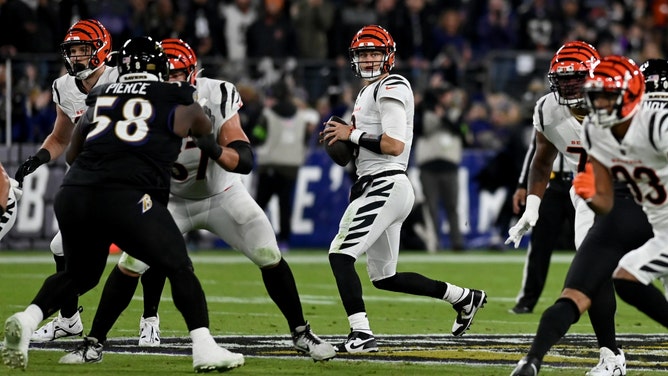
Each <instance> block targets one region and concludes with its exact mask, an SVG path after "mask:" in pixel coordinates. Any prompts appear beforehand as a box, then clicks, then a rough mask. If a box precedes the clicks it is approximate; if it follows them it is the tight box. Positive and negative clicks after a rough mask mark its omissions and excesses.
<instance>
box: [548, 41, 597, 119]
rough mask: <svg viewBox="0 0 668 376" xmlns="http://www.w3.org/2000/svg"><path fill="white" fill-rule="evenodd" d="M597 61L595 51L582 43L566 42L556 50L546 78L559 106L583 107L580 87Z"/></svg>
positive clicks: (590, 46)
mask: <svg viewBox="0 0 668 376" xmlns="http://www.w3.org/2000/svg"><path fill="white" fill-rule="evenodd" d="M599 59H600V56H599V54H598V52H597V51H596V49H595V48H594V47H593V46H592V45H590V44H588V43H585V42H582V41H571V42H568V43H566V44H564V45H563V46H561V48H559V50H557V52H556V53H555V54H554V57H552V61H551V62H550V71H549V73H548V74H547V78H548V80H549V82H550V90H551V91H552V92H553V93H554V94H555V96H556V98H557V101H558V102H559V104H561V105H566V106H569V107H571V108H583V107H584V97H583V96H582V85H583V84H584V82H585V79H586V78H587V75H588V73H589V70H590V69H591V68H592V67H594V66H596V64H597V63H598V60H599Z"/></svg>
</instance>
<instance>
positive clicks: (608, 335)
mask: <svg viewBox="0 0 668 376" xmlns="http://www.w3.org/2000/svg"><path fill="white" fill-rule="evenodd" d="M616 311H617V300H616V299H615V290H614V288H613V286H612V280H608V281H606V282H605V283H604V284H603V285H601V287H600V288H599V290H598V293H597V294H596V296H594V297H593V299H592V301H591V306H590V307H589V310H588V312H589V321H590V322H591V327H592V328H593V329H594V333H596V339H597V340H598V347H607V348H609V349H610V350H612V351H613V352H614V353H615V354H616V355H619V348H618V346H617V339H616V337H617V336H616V331H615V313H616Z"/></svg>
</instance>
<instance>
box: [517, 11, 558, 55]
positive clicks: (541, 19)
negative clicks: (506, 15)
mask: <svg viewBox="0 0 668 376" xmlns="http://www.w3.org/2000/svg"><path fill="white" fill-rule="evenodd" d="M559 11H560V8H559V7H558V5H557V4H554V3H552V2H550V1H548V0H534V1H529V2H524V4H522V6H521V7H520V8H519V9H518V24H519V27H518V32H519V35H518V38H517V39H518V43H519V44H518V48H520V49H523V50H531V51H552V50H553V49H555V48H558V47H559V45H560V43H561V41H560V40H558V39H557V38H556V35H557V32H558V31H559V28H558V26H557V25H558V22H559V21H558V20H560V19H562V18H563V17H561V15H560V13H559Z"/></svg>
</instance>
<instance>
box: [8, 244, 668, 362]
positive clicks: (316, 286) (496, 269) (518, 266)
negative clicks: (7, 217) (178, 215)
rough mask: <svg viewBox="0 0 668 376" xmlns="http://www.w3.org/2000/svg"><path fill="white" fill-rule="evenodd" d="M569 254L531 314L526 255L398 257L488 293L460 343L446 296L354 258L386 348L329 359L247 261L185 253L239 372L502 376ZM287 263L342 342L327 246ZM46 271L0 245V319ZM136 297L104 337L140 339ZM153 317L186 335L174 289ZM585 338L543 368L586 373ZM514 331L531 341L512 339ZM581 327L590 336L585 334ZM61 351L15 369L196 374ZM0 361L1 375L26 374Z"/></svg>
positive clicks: (631, 316) (626, 312)
mask: <svg viewBox="0 0 668 376" xmlns="http://www.w3.org/2000/svg"><path fill="white" fill-rule="evenodd" d="M571 257H572V253H570V252H568V253H557V254H555V256H554V258H553V264H552V268H551V270H550V275H549V280H548V283H547V286H546V288H545V292H544V293H543V297H542V298H541V301H540V303H539V305H538V306H537V307H536V310H535V313H533V314H529V315H513V314H509V313H508V310H509V309H510V308H511V307H512V306H513V304H514V299H515V295H516V294H517V290H518V288H519V284H520V280H521V276H522V268H523V260H524V252H522V251H515V250H513V251H506V252H503V253H500V252H484V251H470V252H466V253H458V254H453V253H450V252H444V253H439V254H435V255H429V254H426V253H421V252H404V253H403V254H402V256H401V260H400V264H399V270H400V271H415V272H420V273H423V274H425V275H427V276H429V277H433V278H436V279H441V280H445V281H448V282H452V283H455V284H458V285H460V286H467V287H474V288H480V289H484V290H486V291H487V293H488V295H489V298H488V303H487V305H486V306H485V308H484V309H483V310H481V311H480V313H479V314H478V315H477V316H476V320H475V322H474V323H473V325H472V327H471V330H470V331H469V332H467V334H465V335H464V336H463V337H461V339H455V338H454V337H452V336H451V335H450V328H451V326H452V321H453V320H454V318H455V313H454V311H453V310H452V309H451V308H450V306H449V305H448V304H447V303H444V302H439V301H436V300H433V299H429V298H423V297H414V296H410V295H403V294H396V293H389V292H385V291H381V290H377V289H375V288H374V287H373V286H372V285H371V283H370V282H369V281H368V278H366V270H365V265H364V263H363V262H358V271H359V273H360V276H361V277H362V282H363V287H364V295H365V299H366V305H367V312H368V314H369V318H370V322H371V327H372V329H373V330H374V333H375V334H376V336H377V337H378V339H379V345H380V347H381V353H382V355H381V354H379V356H373V355H372V356H368V355H367V356H355V357H345V356H342V357H337V358H336V359H334V360H333V361H330V362H326V363H314V362H312V361H311V360H310V358H307V357H304V356H297V355H296V354H295V353H294V352H292V351H287V350H285V345H286V343H287V344H289V342H286V341H288V339H289V337H288V328H287V324H286V322H285V320H284V318H283V317H282V315H281V314H280V312H279V310H278V309H277V308H276V307H275V306H274V304H273V303H272V302H271V300H270V299H269V297H268V296H267V294H266V292H265V290H264V285H263V283H262V280H261V276H260V272H259V271H258V270H257V268H256V267H255V266H254V265H253V264H252V263H251V262H250V261H248V260H247V259H245V258H244V257H243V256H241V255H239V254H237V253H235V252H232V251H227V250H225V251H210V252H196V253H193V254H192V258H193V262H194V264H195V272H196V274H197V275H198V277H199V278H200V281H201V282H202V285H203V287H204V289H205V292H206V295H207V300H208V303H209V313H210V318H211V332H212V334H214V336H223V337H221V338H220V339H219V342H221V341H222V342H221V343H226V341H228V340H229V341H230V342H232V347H230V349H231V350H233V351H238V352H242V353H251V355H247V358H246V364H245V365H244V366H243V367H241V368H239V369H235V370H233V371H231V372H232V373H233V374H238V375H269V374H272V375H313V374H315V373H317V374H319V375H508V374H509V373H510V371H511V370H512V368H513V365H514V364H515V363H516V362H517V360H518V359H519V358H521V357H522V355H523V353H524V352H525V351H527V350H528V347H529V345H530V342H531V336H530V335H531V334H533V333H534V332H535V330H536V327H537V324H538V320H539V319H540V313H541V312H542V311H543V310H544V309H545V308H547V307H548V306H549V305H550V304H551V303H552V302H553V301H554V300H555V299H556V297H557V296H558V294H559V292H560V290H561V285H562V283H563V278H564V275H565V272H566V270H567V267H568V262H569V260H570V258H571ZM285 258H286V260H287V261H288V262H289V263H290V265H291V267H292V270H293V272H294V274H295V278H296V280H297V285H298V288H299V292H300V294H301V298H302V305H303V308H304V312H305V315H306V317H307V319H308V320H309V321H310V322H311V325H312V328H313V330H314V331H315V332H316V333H317V334H318V335H321V336H323V337H325V338H326V339H328V340H332V341H334V340H337V341H338V340H342V339H343V338H344V337H345V336H346V335H347V332H348V330H349V329H348V322H347V318H346V315H345V312H344V310H343V307H342V306H341V304H340V301H339V297H338V293H337V291H336V286H335V283H334V278H333V276H332V274H331V271H330V269H329V265H328V264H327V254H326V251H292V252H290V253H288V254H286V256H285ZM109 260H110V262H109V264H108V268H107V271H106V272H105V275H104V276H103V277H102V282H101V283H100V284H99V285H98V286H97V287H96V288H95V289H93V290H92V291H90V292H89V293H87V294H86V295H84V296H83V297H81V299H80V304H81V305H83V306H84V309H85V310H84V312H83V313H82V318H83V322H84V326H85V327H86V329H88V328H89V324H90V322H91V321H92V318H93V316H94V314H95V308H96V306H97V301H98V299H99V295H100V293H101V290H102V285H103V282H104V280H105V279H106V275H107V273H108V271H109V269H110V268H111V267H112V266H113V263H114V262H115V260H116V257H115V256H111V257H110V259H109ZM53 270H54V265H53V262H52V259H51V254H50V253H49V252H48V251H32V252H27V251H26V252H16V251H3V252H0V291H2V298H1V299H2V300H1V302H2V304H0V319H2V320H4V319H5V318H7V317H8V316H9V315H11V314H12V313H14V312H16V311H19V310H23V309H24V307H25V306H26V305H27V304H29V303H30V301H31V299H32V297H33V296H34V295H35V293H36V292H37V290H38V289H39V287H40V286H41V284H42V282H43V280H44V278H45V277H46V276H48V275H50V274H51V273H52V272H53ZM141 295H142V292H141V289H138V291H137V292H136V293H135V299H134V300H133V302H132V304H131V305H130V307H129V308H128V309H127V310H126V311H125V312H124V313H123V315H122V316H121V317H120V319H119V321H118V322H117V323H116V325H115V327H114V329H113V330H112V332H111V333H110V335H109V337H110V338H111V339H115V338H117V337H123V338H131V339H132V341H136V339H135V338H136V336H137V332H138V323H139V317H140V316H141V313H142V300H141ZM160 317H161V330H162V337H163V346H168V345H166V344H165V343H167V342H169V339H171V338H175V339H176V338H179V337H187V335H188V333H187V330H186V328H185V324H184V322H183V320H182V318H181V317H180V314H179V313H178V311H176V309H175V308H174V305H173V303H172V301H171V295H170V292H169V287H167V288H166V291H165V294H163V301H162V303H161V307H160ZM616 318H617V331H618V334H620V344H621V345H622V346H623V347H624V348H625V351H626V353H627V361H628V363H629V373H628V374H629V375H663V374H666V372H668V350H666V349H668V336H666V335H665V328H663V327H661V326H659V325H658V324H655V323H654V322H653V321H651V320H650V319H648V318H646V317H645V316H644V315H642V314H641V313H639V312H637V311H636V310H635V309H634V308H632V307H629V306H628V305H626V304H625V303H624V302H621V301H619V302H618V312H617V316H616ZM591 333H592V330H591V326H590V324H589V320H588V318H587V317H583V318H582V319H581V320H580V321H579V322H578V323H576V324H575V325H573V327H572V328H571V331H570V332H569V334H568V335H567V337H566V340H568V339H571V340H572V341H573V343H568V341H565V342H564V343H560V344H558V345H557V346H555V349H554V351H552V352H550V353H549V354H548V356H547V357H546V359H545V364H544V368H543V369H542V370H541V374H545V375H584V373H585V372H586V371H587V370H589V369H590V368H591V367H592V366H593V365H595V364H596V362H597V361H598V349H597V347H596V345H595V342H593V341H592V338H591V336H590V335H591ZM519 334H525V335H526V336H517V335H519ZM577 334H580V335H583V336H582V337H583V338H585V339H584V340H582V341H581V340H580V339H579V338H580V337H579V336H577ZM637 334H659V335H658V336H655V337H657V338H658V342H656V341H653V342H652V343H651V344H650V343H643V342H640V343H638V342H633V341H631V340H632V339H633V338H634V337H633V336H635V335H637ZM402 335H405V336H409V335H410V336H416V335H417V336H419V337H420V338H422V339H429V338H430V337H434V338H443V343H441V344H439V343H435V344H432V345H429V346H420V347H411V345H412V340H411V339H406V341H402ZM3 336H4V334H3ZM249 336H275V340H276V341H278V342H281V341H282V345H280V346H279V344H277V345H276V346H277V349H278V348H279V347H280V348H282V349H284V350H276V351H274V352H272V351H271V350H266V353H261V352H260V353H258V352H257V351H258V350H253V351H251V349H250V348H248V349H247V352H245V351H244V346H245V345H242V346H240V347H235V346H237V345H234V344H235V343H236V342H235V341H236V340H234V339H235V338H236V339H241V340H243V338H245V337H248V338H251V337H249ZM384 336H385V337H386V340H385V341H384V340H383V337H384ZM252 338H255V337H252ZM507 338H510V340H508V339H507ZM642 338H645V337H641V340H642ZM627 340H628V343H625V341H627ZM249 341H250V342H244V343H249V346H252V345H253V340H252V339H251V340H249ZM61 342H62V341H61ZM278 342H277V343H278ZM646 342H647V341H646ZM397 343H398V344H397ZM492 344H493V345H492ZM630 345H632V346H630ZM228 347H229V346H228ZM636 347H637V348H636ZM252 354H259V355H252ZM648 354H649V355H652V356H653V357H648ZM62 355H63V350H62V349H55V350H54V349H52V350H51V351H45V350H43V349H42V350H31V351H30V362H29V367H28V370H27V371H26V372H25V373H21V374H25V375H46V374H48V375H88V374H90V375H120V374H121V373H122V374H123V375H179V374H188V373H192V372H193V371H192V364H191V359H190V357H184V356H165V355H161V356H159V355H142V356H138V355H137V354H119V353H115V352H113V351H108V352H105V357H104V361H103V362H102V363H101V364H91V365H82V366H72V365H61V364H58V359H59V358H60V356H62ZM0 367H1V368H0V375H4V374H8V375H16V374H19V373H18V372H21V371H17V370H10V369H8V368H6V367H5V366H0Z"/></svg>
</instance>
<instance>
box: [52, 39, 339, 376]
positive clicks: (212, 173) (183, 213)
mask: <svg viewBox="0 0 668 376" xmlns="http://www.w3.org/2000/svg"><path fill="white" fill-rule="evenodd" d="M161 45H162V47H163V48H164V50H165V54H166V55H167V57H168V59H169V63H170V74H169V79H170V81H173V82H187V83H192V84H194V85H195V87H196V90H197V95H198V97H199V98H200V101H201V102H204V101H206V105H205V108H206V109H207V111H208V113H209V116H210V119H211V120H212V122H213V135H215V139H216V144H215V146H216V147H215V148H214V149H215V150H214V151H215V153H213V154H208V155H207V154H205V153H204V152H203V151H202V150H201V149H199V148H198V147H197V145H196V144H195V142H194V139H187V138H186V139H185V140H184V141H183V145H182V147H181V152H180V154H179V157H178V159H177V161H176V163H175V164H174V166H173V167H172V179H171V188H170V190H171V197H170V200H169V206H168V209H169V211H170V212H171V213H172V215H173V217H174V219H175V221H176V224H177V226H178V228H179V230H180V231H181V232H182V233H184V234H185V233H187V232H189V231H191V230H194V229H206V230H209V231H211V232H212V233H214V234H216V235H218V236H219V237H220V238H221V239H223V240H224V241H225V242H226V243H227V244H229V245H230V246H232V247H233V248H234V249H237V250H239V251H240V252H242V253H243V254H244V255H246V257H248V258H249V259H250V260H251V261H253V263H255V264H256V265H257V266H258V267H259V268H260V271H261V274H262V280H263V281H264V284H265V287H266V289H267V292H268V293H269V296H270V297H271V298H272V300H273V301H274V302H275V303H276V305H277V306H278V308H279V309H280V311H281V312H282V313H283V315H284V316H285V318H286V320H287V321H288V326H289V328H290V331H291V333H292V339H293V343H294V347H295V349H297V350H298V351H300V352H303V353H307V354H309V355H310V356H311V357H312V358H313V359H314V360H317V361H320V360H328V359H331V358H333V357H334V356H336V352H335V351H334V347H333V346H332V345H330V344H329V343H327V342H325V341H323V340H321V339H320V338H319V337H318V336H317V335H315V333H313V332H312V331H311V328H310V325H309V323H308V322H306V320H305V319H304V315H303V311H302V306H301V301H300V298H299V293H298V292H297V286H296V285H295V280H294V277H293V275H292V271H291V269H290V266H289V265H288V263H287V262H286V261H285V259H283V257H282V255H281V251H280V250H279V248H278V244H277V242H276V237H275V235H274V230H273V228H272V226H271V223H270V222H269V219H268V218H267V216H266V215H265V213H264V211H262V209H261V208H260V207H259V206H258V204H257V203H256V202H255V200H253V198H252V197H251V195H250V194H249V193H248V191H247V190H246V188H245V186H244V185H243V183H242V181H241V175H240V174H248V173H249V172H250V171H251V168H252V166H253V153H252V151H251V147H250V143H249V141H248V138H247V137H246V134H245V133H244V131H243V130H242V128H241V122H240V120H239V114H238V110H239V108H240V107H241V106H242V102H241V98H240V97H239V92H238V91H237V90H236V88H235V87H234V85H233V84H231V83H229V82H226V81H221V80H215V79H210V78H205V77H197V75H198V70H197V57H196V55H195V52H194V50H193V49H192V48H191V47H190V46H189V45H188V44H187V43H185V42H184V41H182V40H180V39H173V38H170V39H165V40H163V41H162V42H161ZM212 137H214V136H212ZM140 275H143V276H142V285H143V287H144V314H143V316H142V318H141V320H140V338H139V345H140V346H158V345H160V337H159V330H160V329H159V320H158V312H157V310H158V304H159V302H160V295H161V293H162V289H163V286H164V284H165V275H164V273H163V272H161V271H159V270H157V269H155V268H149V267H148V265H146V264H145V263H143V262H141V261H139V260H137V259H135V258H133V257H132V256H129V255H128V254H127V253H123V255H122V256H121V258H120V260H119V263H118V265H117V267H116V268H114V270H113V271H112V272H111V275H110V276H109V278H108V279H107V283H106V284H105V288H104V290H103V292H102V296H101V297H100V304H99V307H98V309H97V312H96V314H95V318H94V320H93V326H92V328H91V331H90V333H89V336H91V337H95V338H97V339H98V341H99V342H100V343H104V341H105V340H106V338H107V334H108V332H109V330H110V329H111V327H112V325H113V324H114V322H115V321H116V320H117V319H118V317H119V316H120V314H121V312H122V311H123V310H124V309H125V308H126V307H127V306H128V304H129V303H130V301H131V300H132V296H133V294H134V291H135V289H136V287H137V282H138V279H139V278H138V277H139V276H140ZM100 354H101V349H100ZM96 359H97V357H93V358H91V357H89V354H88V353H86V352H82V351H73V352H72V353H70V354H67V355H65V356H64V357H63V358H61V360H60V362H61V363H69V364H81V363H89V362H93V361H96Z"/></svg>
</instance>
